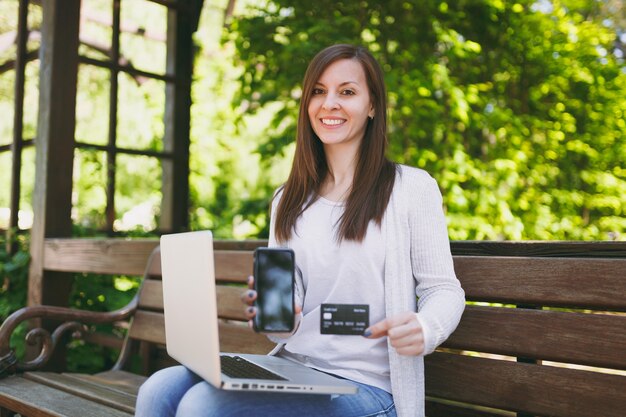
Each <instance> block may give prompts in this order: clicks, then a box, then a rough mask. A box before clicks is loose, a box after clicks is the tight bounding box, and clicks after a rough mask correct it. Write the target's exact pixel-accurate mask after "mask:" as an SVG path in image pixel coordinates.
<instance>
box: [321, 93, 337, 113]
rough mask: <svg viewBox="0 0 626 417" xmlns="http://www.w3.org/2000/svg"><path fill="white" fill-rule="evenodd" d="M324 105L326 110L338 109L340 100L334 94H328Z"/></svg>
mask: <svg viewBox="0 0 626 417" xmlns="http://www.w3.org/2000/svg"><path fill="white" fill-rule="evenodd" d="M322 107H323V108H324V110H336V109H338V108H339V100H337V97H336V96H335V95H334V94H327V95H326V99H325V100H324V103H323V104H322Z"/></svg>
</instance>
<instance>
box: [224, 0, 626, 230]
mask: <svg viewBox="0 0 626 417" xmlns="http://www.w3.org/2000/svg"><path fill="white" fill-rule="evenodd" d="M595 4H597V2H582V1H562V2H557V1H554V2H536V1H528V0H526V1H519V2H517V3H514V2H502V1H500V0H482V1H471V2H470V1H460V2H449V3H447V2H440V1H434V0H430V1H419V2H418V1H387V2H373V1H350V2H336V1H329V0H321V1H315V2H308V3H302V2H298V1H295V0H277V1H266V2H263V4H262V5H261V6H258V7H253V8H250V10H249V11H248V13H247V14H246V15H244V16H242V17H240V18H239V19H237V20H235V21H234V22H233V24H232V31H231V33H230V34H229V36H228V37H227V38H226V42H233V43H234V44H235V45H236V51H237V56H236V57H237V63H238V64H239V65H241V66H243V67H244V68H245V70H244V72H243V73H242V74H241V76H240V78H239V82H240V84H241V88H240V93H239V94H238V95H237V97H236V100H235V102H234V106H235V107H236V108H238V109H241V108H245V111H246V112H256V111H260V110H261V109H266V108H268V106H275V107H276V108H277V110H276V112H275V115H274V119H273V121H272V123H271V124H270V128H268V129H267V131H266V133H267V139H266V140H265V141H263V142H262V143H261V144H260V146H259V147H258V150H257V151H258V152H259V154H260V156H261V164H262V166H264V167H265V166H270V165H271V164H272V163H274V161H276V160H280V159H282V158H283V155H282V152H281V151H283V150H284V149H285V148H286V147H287V146H289V145H290V144H291V143H292V142H293V140H294V126H295V120H296V109H297V106H298V97H299V88H300V87H299V85H300V82H301V79H302V76H303V74H304V70H305V68H306V65H307V63H308V61H309V60H310V59H311V58H312V56H313V55H314V54H315V53H316V52H318V51H319V50H321V49H322V48H324V47H326V46H328V45H331V44H334V43H340V42H349V43H358V44H364V45H366V46H367V47H369V48H370V50H371V51H372V52H373V53H374V55H375V56H376V57H377V59H378V60H379V62H380V63H381V65H382V66H383V69H384V71H385V76H386V82H387V87H388V91H389V101H390V109H389V116H390V144H391V146H390V157H391V158H392V159H393V160H395V161H397V162H400V163H406V164H410V165H413V166H417V167H420V168H424V169H426V170H427V171H429V172H430V173H431V174H432V175H433V176H435V177H436V179H437V180H438V182H439V184H440V186H441V187H442V191H443V194H444V203H445V206H446V210H447V216H448V220H449V228H450V235H451V237H452V238H453V239H557V240H558V239H607V238H609V234H611V235H612V236H613V237H614V236H617V235H619V234H620V233H622V237H621V238H622V239H623V238H626V237H625V236H624V235H623V233H624V229H625V227H626V221H625V220H624V218H625V216H624V214H626V170H624V168H623V161H624V160H625V159H624V158H625V156H626V123H625V122H624V119H625V117H624V109H625V108H626V67H625V65H624V60H623V59H621V58H619V57H618V56H616V55H613V54H612V53H611V52H610V51H612V50H613V44H614V42H615V37H616V33H615V28H613V27H610V26H609V27H607V26H606V24H603V22H604V20H603V19H604V18H605V17H606V16H603V15H602V14H601V13H600V12H601V10H599V9H598V8H596V7H595V6H594V5H595ZM542 6H543V7H542ZM547 6H549V7H547ZM282 180H283V179H276V180H274V182H275V185H278V184H279V183H280V182H281V181H282ZM266 198H268V197H266Z"/></svg>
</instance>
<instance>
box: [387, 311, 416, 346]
mask: <svg viewBox="0 0 626 417" xmlns="http://www.w3.org/2000/svg"><path fill="white" fill-rule="evenodd" d="M398 320H399V322H398V323H397V324H396V325H395V326H393V327H392V328H390V329H389V330H388V331H387V335H388V336H389V338H390V339H392V340H393V339H402V338H405V337H409V336H412V335H416V334H421V333H422V327H421V326H420V324H419V321H418V320H417V317H415V314H411V315H410V316H403V317H400V318H399V319H398Z"/></svg>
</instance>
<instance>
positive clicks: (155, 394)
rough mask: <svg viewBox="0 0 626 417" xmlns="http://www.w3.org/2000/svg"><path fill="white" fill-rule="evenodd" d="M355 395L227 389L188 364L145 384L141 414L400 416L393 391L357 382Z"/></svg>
mask: <svg viewBox="0 0 626 417" xmlns="http://www.w3.org/2000/svg"><path fill="white" fill-rule="evenodd" d="M356 384H357V385H358V386H359V392H358V393H357V394H354V395H320V394H283V393H260V392H242V391H224V390H220V389H217V388H215V387H213V386H212V385H211V384H209V383H208V382H206V381H204V380H203V379H202V378H200V377H199V376H197V375H196V374H194V373H193V372H191V371H190V370H188V369H187V368H185V367H184V366H174V367H171V368H166V369H162V370H160V371H158V372H156V373H155V374H154V375H152V376H151V377H150V378H148V380H147V381H146V382H145V383H144V384H143V385H142V386H141V388H140V389H139V395H138V397H137V405H136V411H135V416H136V417H167V416H177V417H185V416H193V417H212V416H220V417H228V416H245V417H254V416H263V417H266V416H273V417H286V416H297V417H310V416H324V417H333V416H336V417H396V410H395V407H394V404H393V397H392V396H391V394H389V393H388V392H386V391H384V390H382V389H380V388H376V387H372V386H369V385H365V384H360V383H356Z"/></svg>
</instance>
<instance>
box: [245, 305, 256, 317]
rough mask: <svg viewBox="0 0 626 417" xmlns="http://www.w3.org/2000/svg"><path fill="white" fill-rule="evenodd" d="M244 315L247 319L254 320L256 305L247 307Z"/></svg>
mask: <svg viewBox="0 0 626 417" xmlns="http://www.w3.org/2000/svg"><path fill="white" fill-rule="evenodd" d="M244 315H245V316H246V319H247V320H252V319H253V318H254V317H255V316H256V307H253V306H249V307H247V308H246V309H245V311H244Z"/></svg>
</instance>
